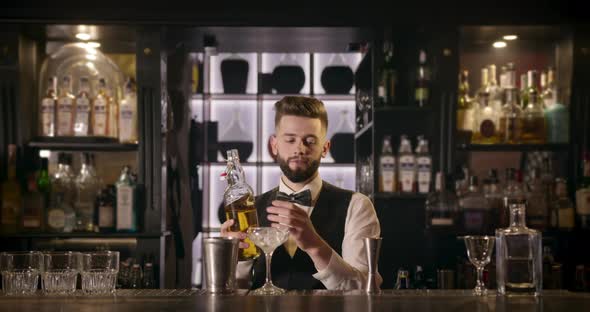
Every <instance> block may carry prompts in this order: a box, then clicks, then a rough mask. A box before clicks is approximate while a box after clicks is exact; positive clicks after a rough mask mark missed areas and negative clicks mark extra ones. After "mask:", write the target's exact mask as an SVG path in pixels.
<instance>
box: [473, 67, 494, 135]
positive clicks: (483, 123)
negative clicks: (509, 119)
mask: <svg viewBox="0 0 590 312" xmlns="http://www.w3.org/2000/svg"><path fill="white" fill-rule="evenodd" d="M481 77H482V78H481V83H482V86H481V88H480V89H479V91H478V94H477V101H478V108H477V111H476V113H475V124H474V127H473V136H472V141H473V142H474V143H477V144H494V143H498V142H499V141H500V138H499V136H498V119H499V112H498V111H497V110H496V109H495V108H494V106H492V105H490V91H489V86H488V70H487V68H483V69H482V70H481Z"/></svg>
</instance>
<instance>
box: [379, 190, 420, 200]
mask: <svg viewBox="0 0 590 312" xmlns="http://www.w3.org/2000/svg"><path fill="white" fill-rule="evenodd" d="M426 197H428V194H420V193H408V194H405V193H381V192H380V193H375V199H380V200H388V199H414V200H426Z"/></svg>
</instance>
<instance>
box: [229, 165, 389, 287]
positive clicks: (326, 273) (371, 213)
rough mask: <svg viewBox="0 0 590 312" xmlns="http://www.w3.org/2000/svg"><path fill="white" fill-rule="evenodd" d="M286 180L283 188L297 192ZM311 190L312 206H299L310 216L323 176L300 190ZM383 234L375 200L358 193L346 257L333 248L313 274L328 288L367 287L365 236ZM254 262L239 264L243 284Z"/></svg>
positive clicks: (348, 219) (352, 209) (350, 219)
mask: <svg viewBox="0 0 590 312" xmlns="http://www.w3.org/2000/svg"><path fill="white" fill-rule="evenodd" d="M283 179H284V177H281V180H280V182H279V191H280V192H284V193H286V194H292V193H295V192H294V191H293V190H292V189H290V188H289V187H288V186H287V185H286V184H285V183H283ZM308 189H309V190H310V191H311V199H312V206H311V207H307V206H301V205H298V204H296V205H297V206H298V207H300V208H302V209H304V210H306V211H307V213H308V215H311V213H312V211H313V208H314V206H315V203H316V202H317V199H318V196H319V193H320V190H321V189H322V179H321V178H320V176H319V175H318V176H317V177H316V178H315V179H313V180H312V181H311V182H309V183H308V184H306V185H305V186H304V187H303V188H302V189H301V190H300V191H299V192H302V191H305V190H308ZM297 193H298V192H297ZM315 226H316V227H317V226H321V225H315ZM380 235H381V227H380V225H379V220H378V219H377V214H376V213H375V208H374V207H373V203H371V200H369V198H368V197H367V196H365V195H363V194H361V193H356V192H355V193H354V194H353V195H352V197H351V199H350V204H349V205H348V211H347V214H346V221H345V225H344V239H343V240H342V256H340V255H339V254H338V253H337V252H336V251H334V250H332V256H331V257H330V261H329V263H328V266H326V267H325V268H324V269H322V270H319V271H318V272H317V273H315V274H313V277H314V278H315V279H317V280H319V281H320V282H322V284H324V286H325V287H326V288H327V289H362V288H364V287H365V284H366V280H367V276H368V271H369V267H368V264H367V257H366V253H365V244H364V241H363V239H364V238H365V237H379V236H380ZM288 243H289V242H287V243H285V244H288ZM285 248H286V247H285ZM252 264H253V260H250V261H242V262H240V263H239V264H238V270H237V278H238V280H239V285H241V286H245V285H246V284H245V283H244V282H245V280H247V279H249V278H250V274H249V272H250V269H251V267H252ZM316 269H317V268H316ZM382 281H383V280H382V278H381V276H380V275H379V274H377V282H378V284H379V285H380V284H381V282H382ZM247 282H250V281H247Z"/></svg>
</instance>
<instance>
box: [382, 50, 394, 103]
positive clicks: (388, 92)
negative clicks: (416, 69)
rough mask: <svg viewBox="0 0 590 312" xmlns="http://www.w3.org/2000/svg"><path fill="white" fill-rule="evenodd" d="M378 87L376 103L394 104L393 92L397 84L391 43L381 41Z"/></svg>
mask: <svg viewBox="0 0 590 312" xmlns="http://www.w3.org/2000/svg"><path fill="white" fill-rule="evenodd" d="M380 74H381V77H380V79H379V88H378V96H379V98H378V105H380V106H387V105H395V92H396V86H397V71H396V69H395V64H394V62H393V43H392V42H391V41H385V42H384V43H383V65H382V66H381V73H380Z"/></svg>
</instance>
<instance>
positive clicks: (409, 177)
mask: <svg viewBox="0 0 590 312" xmlns="http://www.w3.org/2000/svg"><path fill="white" fill-rule="evenodd" d="M398 161H399V181H400V191H401V192H402V193H414V192H415V191H416V156H415V155H414V153H412V143H410V140H409V139H408V137H407V136H406V135H402V136H401V140H400V146H399V153H398Z"/></svg>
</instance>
